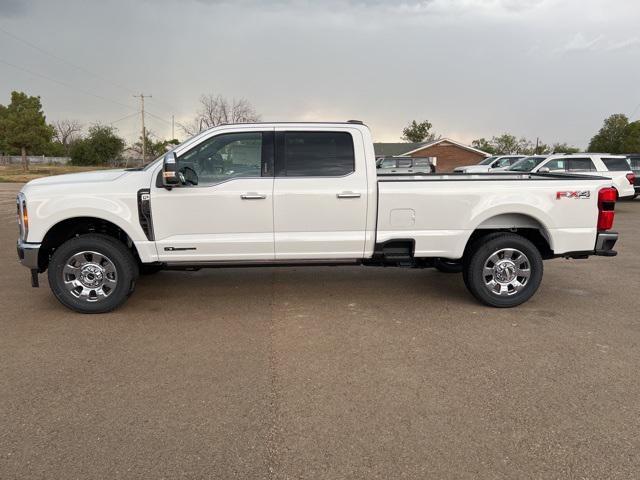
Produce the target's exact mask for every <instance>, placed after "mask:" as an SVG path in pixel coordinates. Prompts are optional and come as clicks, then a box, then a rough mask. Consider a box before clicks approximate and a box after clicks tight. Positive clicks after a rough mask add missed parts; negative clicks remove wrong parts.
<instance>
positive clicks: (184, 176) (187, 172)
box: [178, 167, 198, 185]
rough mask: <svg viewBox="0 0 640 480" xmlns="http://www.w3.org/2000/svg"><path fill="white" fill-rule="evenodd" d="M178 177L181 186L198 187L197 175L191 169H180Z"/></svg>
mask: <svg viewBox="0 0 640 480" xmlns="http://www.w3.org/2000/svg"><path fill="white" fill-rule="evenodd" d="M178 177H179V178H180V183H182V184H183V185H198V174H197V173H196V171H195V170H194V169H193V168H191V167H183V168H181V169H180V172H178Z"/></svg>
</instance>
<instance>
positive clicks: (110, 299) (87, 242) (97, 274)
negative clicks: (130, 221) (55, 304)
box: [48, 234, 138, 313]
mask: <svg viewBox="0 0 640 480" xmlns="http://www.w3.org/2000/svg"><path fill="white" fill-rule="evenodd" d="M48 276H49V286H50V287H51V291H52V292H53V294H54V295H55V297H56V298H57V299H58V300H59V301H60V303H62V304H63V305H64V306H66V307H68V308H70V309H71V310H75V311H76V312H80V313H105V312H109V311H111V310H114V309H115V308H117V307H119V306H120V305H122V304H123V303H124V302H125V301H126V300H127V298H128V297H129V295H130V294H131V293H132V292H133V289H134V286H135V281H136V278H137V276H138V269H137V264H136V261H135V259H134V258H133V255H132V254H131V251H130V250H129V249H128V248H127V247H126V246H125V245H124V244H123V243H122V242H119V241H118V240H117V239H115V238H112V237H109V236H107V235H99V234H90V235H82V236H79V237H75V238H72V239H70V240H67V241H66V242H65V243H63V244H62V245H61V246H60V247H58V248H57V249H56V250H55V252H54V253H53V256H52V257H51V261H50V263H49V274H48Z"/></svg>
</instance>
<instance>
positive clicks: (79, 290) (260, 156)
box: [17, 121, 618, 313]
mask: <svg viewBox="0 0 640 480" xmlns="http://www.w3.org/2000/svg"><path fill="white" fill-rule="evenodd" d="M611 186H612V184H611V180H608V179H606V178H601V177H590V176H584V175H580V176H574V175H568V174H553V173H547V174H531V173H524V174H518V173H514V174H503V175H491V174H457V175H456V174H453V175H451V174H449V175H438V174H426V175H390V176H384V175H381V176H378V175H376V163H375V154H374V149H373V143H372V140H371V134H370V132H369V129H368V128H367V127H366V126H364V125H363V124H362V123H361V122H356V121H352V122H346V123H282V124H278V123H271V124H243V125H224V126H219V127H216V128H212V129H210V130H207V131H205V132H203V133H201V134H199V135H197V136H195V137H193V138H191V139H190V140H187V141H186V142H184V143H183V144H181V145H179V146H178V147H176V148H175V149H174V150H173V151H171V152H169V153H167V154H166V155H165V156H164V158H160V159H158V160H156V161H154V162H152V163H151V164H149V165H147V166H146V167H144V168H140V169H128V170H110V171H96V172H90V173H79V174H72V175H61V176H54V177H48V178H42V179H38V180H33V181H31V182H29V183H27V184H26V185H25V186H24V187H23V188H22V190H21V192H20V193H19V195H18V198H17V208H18V223H19V228H20V236H19V240H18V256H19V258H20V260H21V262H22V263H23V264H24V265H25V266H27V267H28V268H29V269H31V273H32V284H33V286H38V274H39V273H42V272H44V271H45V270H47V269H48V279H49V285H50V287H51V290H52V291H53V293H54V295H55V296H56V297H57V298H58V300H59V301H60V302H61V303H62V304H64V305H65V306H67V307H69V308H71V309H73V310H76V311H79V312H84V313H100V312H107V311H110V310H112V309H114V308H116V307H118V306H120V305H121V304H123V303H124V302H125V300H126V299H127V298H128V297H129V295H130V294H131V293H132V292H133V290H134V286H135V283H136V281H137V279H138V276H139V274H140V273H145V272H147V273H151V272H153V271H156V270H159V269H163V268H164V269H187V270H188V269H196V268H202V267H229V266H240V265H241V266H250V265H264V264H270V265H300V264H303V265H344V264H359V265H367V266H369V265H370V266H404V267H436V268H438V269H439V270H441V271H452V272H455V271H458V272H460V271H461V272H462V276H463V279H464V282H465V284H466V286H467V287H468V289H469V290H470V292H471V293H472V294H473V295H474V296H475V297H476V298H477V299H478V300H479V301H481V302H483V303H485V304H487V305H491V306H495V307H513V306H515V305H519V304H521V303H522V302H524V301H526V300H528V299H529V298H530V297H531V296H532V295H533V294H534V293H535V291H536V290H537V288H538V286H539V284H540V281H541V279H542V270H543V267H542V260H543V259H551V258H555V257H566V258H586V257H588V256H589V255H606V256H613V255H615V254H616V252H615V251H614V250H613V246H614V244H615V242H616V240H617V238H618V235H617V233H615V232H611V231H610V229H611V228H612V225H613V217H614V205H615V191H614V190H613V189H612V188H611Z"/></svg>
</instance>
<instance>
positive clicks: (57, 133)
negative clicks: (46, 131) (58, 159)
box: [53, 120, 83, 155]
mask: <svg viewBox="0 0 640 480" xmlns="http://www.w3.org/2000/svg"><path fill="white" fill-rule="evenodd" d="M53 128H54V133H53V138H54V139H55V140H56V141H57V142H59V143H61V144H62V145H63V146H64V151H65V153H66V154H67V155H68V154H69V148H70V147H71V144H72V143H73V142H75V141H76V140H78V139H79V138H80V134H81V133H82V128H83V127H82V124H81V123H80V122H78V121H77V120H56V121H55V122H54V123H53Z"/></svg>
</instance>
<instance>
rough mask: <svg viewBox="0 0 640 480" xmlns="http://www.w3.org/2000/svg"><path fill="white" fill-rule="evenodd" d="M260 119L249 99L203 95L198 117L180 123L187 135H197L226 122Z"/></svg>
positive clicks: (248, 121)
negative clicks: (230, 98)
mask: <svg viewBox="0 0 640 480" xmlns="http://www.w3.org/2000/svg"><path fill="white" fill-rule="evenodd" d="M259 120H260V115H258V114H257V113H256V111H255V109H254V108H253V105H251V103H249V101H248V100H246V99H244V98H241V99H235V98H234V99H232V100H229V99H227V98H224V97H223V96H222V95H213V94H212V93H210V94H208V95H202V96H201V97H200V110H198V113H197V115H196V117H195V118H194V119H193V120H192V121H191V122H188V123H179V124H178V125H179V126H180V128H181V129H182V130H183V131H184V133H186V134H187V135H196V134H198V133H200V132H202V131H204V130H206V129H208V128H211V127H215V126H217V125H222V124H225V123H251V122H257V121H259Z"/></svg>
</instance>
